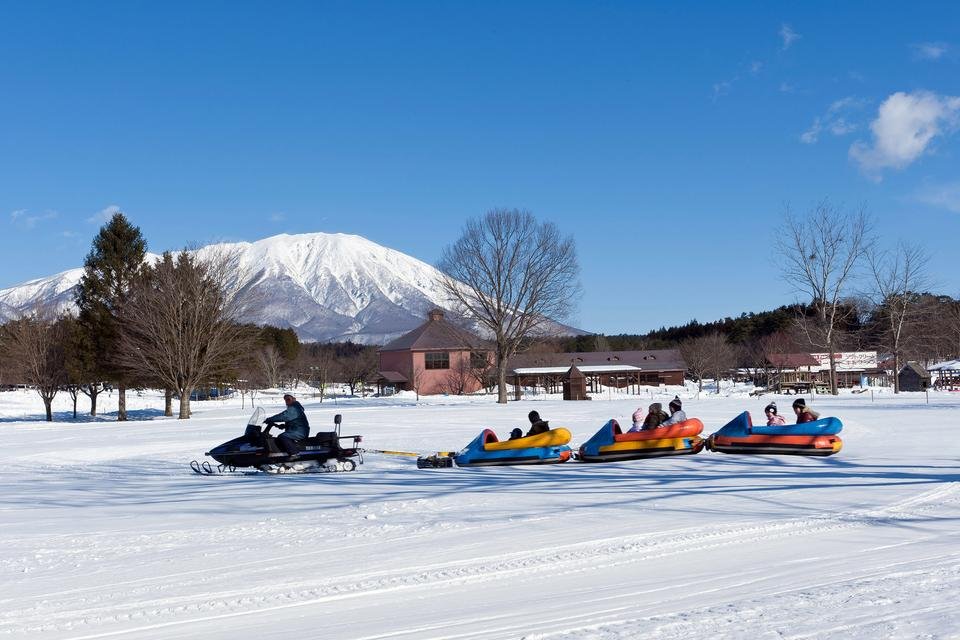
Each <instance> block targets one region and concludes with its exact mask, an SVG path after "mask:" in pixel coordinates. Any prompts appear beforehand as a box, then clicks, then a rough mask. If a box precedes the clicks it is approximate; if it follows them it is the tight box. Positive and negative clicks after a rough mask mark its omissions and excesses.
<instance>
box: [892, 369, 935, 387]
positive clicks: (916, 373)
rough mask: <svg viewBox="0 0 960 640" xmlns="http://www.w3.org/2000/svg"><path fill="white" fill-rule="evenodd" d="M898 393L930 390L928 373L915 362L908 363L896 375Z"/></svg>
mask: <svg viewBox="0 0 960 640" xmlns="http://www.w3.org/2000/svg"><path fill="white" fill-rule="evenodd" d="M897 381H898V382H899V384H900V391H924V390H926V389H929V388H930V373H929V372H928V371H927V370H926V369H924V368H923V367H921V366H920V365H919V364H917V363H916V362H908V363H907V364H905V365H904V366H903V368H902V369H900V371H899V372H898V373H897Z"/></svg>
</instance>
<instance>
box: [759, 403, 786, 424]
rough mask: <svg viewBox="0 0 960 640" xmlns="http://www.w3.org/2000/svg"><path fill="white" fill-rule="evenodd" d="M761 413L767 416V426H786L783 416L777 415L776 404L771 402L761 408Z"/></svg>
mask: <svg viewBox="0 0 960 640" xmlns="http://www.w3.org/2000/svg"><path fill="white" fill-rule="evenodd" d="M763 413H764V414H765V415H766V416H767V426H768V427H774V426H781V425H785V424H787V421H786V420H785V419H784V417H783V416H781V415H780V414H778V413H777V403H776V402H771V403H770V404H768V405H767V406H765V407H764V408H763Z"/></svg>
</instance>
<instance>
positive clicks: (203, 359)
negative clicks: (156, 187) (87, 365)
mask: <svg viewBox="0 0 960 640" xmlns="http://www.w3.org/2000/svg"><path fill="white" fill-rule="evenodd" d="M235 264H236V260H235V259H234V256H232V255H231V254H229V253H218V252H216V251H207V252H205V253H204V254H203V255H201V254H199V253H189V252H187V251H183V252H181V253H179V254H178V255H177V256H176V257H174V256H173V255H171V254H170V253H166V254H164V256H163V258H162V259H161V261H160V262H158V263H157V264H156V265H155V266H154V267H152V268H150V269H149V270H148V272H147V275H146V277H145V279H144V283H143V285H142V286H139V287H137V288H135V289H134V291H133V295H131V297H130V299H129V300H128V302H127V305H126V306H125V307H124V310H123V314H122V315H121V319H122V322H121V327H122V331H121V334H120V344H121V349H120V350H119V354H120V363H121V365H122V366H123V367H124V368H126V369H128V370H130V371H132V372H134V373H136V374H139V375H140V376H142V377H144V378H147V379H150V380H159V381H161V382H162V383H163V385H164V386H165V387H168V388H170V389H174V390H175V391H176V392H177V393H178V394H179V396H180V412H179V416H178V417H179V418H180V419H181V420H183V419H186V418H189V417H190V394H191V393H192V392H193V391H194V390H195V389H196V388H197V387H198V385H200V384H203V383H207V382H209V381H210V380H211V379H212V377H213V376H214V375H215V374H216V373H217V372H218V371H221V370H224V369H229V368H231V367H234V366H236V365H237V364H239V362H240V361H241V359H242V357H243V356H245V355H246V354H247V352H248V351H249V349H250V345H251V344H252V341H253V339H254V336H253V335H252V334H251V332H250V331H249V329H248V328H246V327H244V326H241V325H240V324H239V318H240V316H241V314H242V311H243V304H244V302H245V299H244V298H243V296H242V295H241V292H240V291H239V290H238V289H237V288H236V286H237V285H236V283H237V282H240V281H241V279H240V278H238V277H237V275H236V273H235V271H234V270H235V269H236V266H235Z"/></svg>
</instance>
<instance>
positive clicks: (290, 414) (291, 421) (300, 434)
mask: <svg viewBox="0 0 960 640" xmlns="http://www.w3.org/2000/svg"><path fill="white" fill-rule="evenodd" d="M264 422H282V423H283V430H284V432H285V433H286V434H287V437H289V438H291V439H293V440H303V439H304V438H306V437H307V436H308V435H310V423H309V422H308V421H307V414H306V413H304V411H303V405H302V404H300V403H299V402H294V403H293V404H291V405H290V406H289V407H287V409H286V410H285V411H282V412H280V413H278V414H277V415H275V416H270V417H269V418H267V419H266V420H265V421H264Z"/></svg>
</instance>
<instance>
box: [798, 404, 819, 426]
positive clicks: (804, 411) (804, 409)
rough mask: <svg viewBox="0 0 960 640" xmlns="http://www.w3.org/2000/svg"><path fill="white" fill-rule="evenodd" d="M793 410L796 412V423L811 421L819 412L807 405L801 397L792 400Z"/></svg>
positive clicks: (817, 416)
mask: <svg viewBox="0 0 960 640" xmlns="http://www.w3.org/2000/svg"><path fill="white" fill-rule="evenodd" d="M793 412H794V413H795V414H797V424H803V423H804V422H813V421H814V420H817V419H818V418H819V417H820V414H819V413H817V412H816V411H814V410H813V409H811V408H809V407H808V406H807V403H806V401H804V399H803V398H797V399H796V400H794V401H793Z"/></svg>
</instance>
